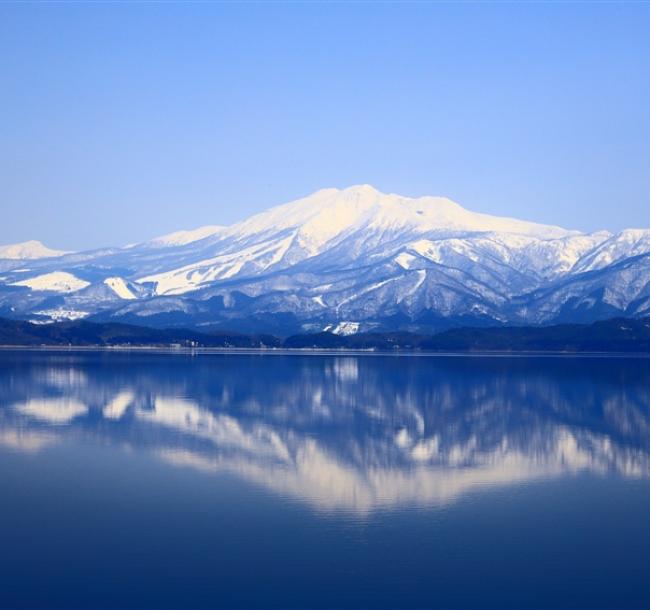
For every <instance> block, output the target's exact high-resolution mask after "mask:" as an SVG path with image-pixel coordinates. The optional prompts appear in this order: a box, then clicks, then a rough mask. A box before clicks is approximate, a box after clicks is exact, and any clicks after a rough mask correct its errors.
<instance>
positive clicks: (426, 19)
mask: <svg viewBox="0 0 650 610" xmlns="http://www.w3.org/2000/svg"><path fill="white" fill-rule="evenodd" d="M649 31H650V4H648V3H645V4H644V3H628V4H622V3H580V2H573V3H521V4H516V3H490V4H485V3H423V2H412V3H387V2H384V3H375V4H373V3H365V2H357V3H343V2H340V3H329V4H328V3H298V2H285V3H274V4H270V3H241V4H236V3H224V4H215V3H184V4H173V3H137V4H134V3H128V4H127V3H120V2H113V3H104V4H102V3H88V4H84V3H49V4H29V3H13V4H12V3H3V4H2V5H1V6H0V58H1V60H0V206H1V209H2V214H1V216H0V219H1V222H0V244H2V243H13V242H18V241H24V240H27V239H32V238H33V239H40V240H42V241H44V242H45V243H46V244H47V245H49V246H51V247H58V248H70V249H81V248H91V247H95V246H100V245H123V244H126V243H130V242H134V241H141V240H144V239H147V238H150V237H153V236H156V235H159V234H162V233H166V232H170V231H174V230H178V229H189V228H194V227H197V226H200V225H204V224H230V223H232V222H235V221H237V220H239V219H242V218H244V217H246V216H248V215H249V214H251V213H254V212H257V211H260V210H263V209H265V208H267V207H269V206H271V205H275V204H278V203H283V202H285V201H289V200H291V199H294V198H297V197H300V196H303V195H306V194H308V193H310V192H312V191H314V190H317V189H319V188H323V187H330V186H337V187H345V186H349V185H351V184H358V183H370V184H372V185H374V186H376V187H377V188H379V189H380V190H382V191H387V192H396V193H400V194H404V195H412V196H417V195H425V194H428V195H445V196H448V197H451V198H452V199H454V200H456V201H457V202H459V203H460V204H461V205H463V206H465V207H467V208H469V209H472V210H475V211H482V212H488V213H492V214H503V215H511V216H516V217H520V218H524V219H529V220H536V221H540V222H548V223H553V224H560V225H563V226H567V227H570V228H577V229H582V230H595V229H600V228H610V229H620V228H623V227H628V226H632V227H634V226H642V227H650V35H648V32H649Z"/></svg>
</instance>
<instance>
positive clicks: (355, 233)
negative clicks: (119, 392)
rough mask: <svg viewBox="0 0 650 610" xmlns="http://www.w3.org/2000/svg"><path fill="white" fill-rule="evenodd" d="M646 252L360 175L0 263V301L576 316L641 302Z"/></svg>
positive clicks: (81, 308)
mask: <svg viewBox="0 0 650 610" xmlns="http://www.w3.org/2000/svg"><path fill="white" fill-rule="evenodd" d="M648 255H650V230H640V229H635V230H627V231H622V232H620V233H617V234H611V233H608V232H606V231H601V232H597V233H591V234H584V233H580V232H578V231H570V230H566V229H562V228H560V227H556V226H549V225H542V224H536V223H532V222H525V221H520V220H515V219H510V218H500V217H495V216H489V215H486V214H477V213H474V212H470V211H468V210H465V209H464V208H462V207H461V206H460V205H458V204H457V203H454V202H453V201H451V200H449V199H445V198H442V197H421V198H408V197H401V196H399V195H394V194H383V193H380V192H378V191H377V190H375V189H374V188H372V187H370V186H368V185H361V186H355V187H350V188H347V189H343V190H338V189H324V190H321V191H318V192H316V193H314V194H313V195H310V196H309V197H306V198H303V199H299V200H297V201H294V202H290V203H287V204H284V205H281V206H278V207H275V208H272V209H270V210H268V211H266V212H262V213H260V214H256V215H254V216H252V217H250V218H248V219H246V220H244V221H242V222H239V223H236V224H234V225H232V226H229V227H221V226H209V227H203V228H201V229H197V230H196V231H181V232H178V233H174V234H171V235H168V236H163V237H161V238H158V239H157V240H152V241H150V242H144V243H141V244H136V245H133V246H129V247H126V248H109V249H102V250H95V251H90V252H81V253H75V254H67V255H63V256H59V257H56V258H48V259H43V260H31V261H29V267H28V268H25V266H24V264H23V263H22V262H20V261H10V260H4V261H0V272H1V273H2V276H0V314H1V315H5V316H11V317H18V318H24V319H25V318H26V319H38V320H40V321H47V319H61V318H64V317H66V316H68V317H75V318H78V317H87V318H88V319H95V320H103V321H109V320H112V321H129V322H137V323H139V324H148V325H157V326H163V325H170V324H171V325H174V324H179V325H190V326H196V327H199V326H200V327H205V326H207V327H209V326H213V327H216V328H226V327H233V328H234V327H237V328H241V329H244V330H246V329H247V325H249V326H250V327H251V328H255V329H256V330H269V331H271V330H272V331H273V332H280V333H281V334H282V333H284V334H289V333H292V332H296V331H297V332H301V331H302V332H305V331H307V332H312V331H319V330H323V329H324V328H327V327H335V326H337V325H339V324H344V325H345V327H346V328H355V329H358V330H359V331H369V330H373V329H375V330H394V329H405V330H412V331H418V332H420V331H421V332H433V331H437V330H441V329H444V328H449V327H453V326H458V325H463V324H464V325H466V324H481V325H503V324H506V325H507V324H552V323H553V322H558V321H571V322H591V321H594V320H598V319H603V318H607V317H612V316H619V315H623V316H640V315H645V313H647V311H650V258H648ZM51 274H66V275H65V276H60V275H56V276H52V275H51ZM43 277H45V278H48V277H65V278H66V279H67V280H68V281H67V284H66V290H65V291H63V290H62V289H59V290H58V291H57V290H56V287H55V286H54V285H48V284H47V282H45V283H43V280H42V278H43ZM39 278H41V279H39ZM43 312H45V313H43ZM261 320H264V322H263V323H262V322H261ZM287 320H290V323H288V322H287ZM280 321H282V322H280ZM259 324H262V325H261V326H259ZM265 324H268V326H264V325H265ZM283 324H284V325H285V327H284V328H281V327H282V325H283Z"/></svg>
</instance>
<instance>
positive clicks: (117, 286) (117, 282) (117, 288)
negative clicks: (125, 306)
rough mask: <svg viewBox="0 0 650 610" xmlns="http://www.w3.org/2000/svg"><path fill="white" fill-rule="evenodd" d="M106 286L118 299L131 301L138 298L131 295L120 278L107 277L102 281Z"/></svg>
mask: <svg viewBox="0 0 650 610" xmlns="http://www.w3.org/2000/svg"><path fill="white" fill-rule="evenodd" d="M104 284H106V285H107V286H108V287H109V288H110V289H111V290H112V291H113V292H114V293H115V294H116V295H117V296H118V297H120V299H126V300H132V299H137V298H138V297H137V296H136V295H135V294H133V292H132V291H131V289H130V288H129V287H128V286H127V284H126V282H125V281H124V280H123V279H122V278H121V277H107V278H106V279H105V280H104Z"/></svg>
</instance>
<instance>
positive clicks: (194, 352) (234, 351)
mask: <svg viewBox="0 0 650 610" xmlns="http://www.w3.org/2000/svg"><path fill="white" fill-rule="evenodd" d="M0 351H1V352H12V351H14V352H64V353H65V352H67V353H70V352H86V353H89V352H107V353H121V354H124V353H141V354H160V355H183V356H200V355H228V354H230V355H258V356H409V357H418V356H419V357H447V358H449V357H465V358H481V357H483V358H509V357H510V358H637V359H645V358H648V359H650V352H615V351H600V352H598V351H584V352H581V351H551V350H548V351H541V350H540V351H532V350H529V351H523V350H522V351H503V350H493V351H490V350H483V351H481V350H471V351H470V350H467V351H426V350H416V349H395V350H380V349H373V348H370V349H365V350H364V349H348V348H317V347H310V348H289V347H281V348H273V347H268V348H262V347H160V346H147V345H129V346H126V345H125V346H122V345H115V346H113V345H0Z"/></svg>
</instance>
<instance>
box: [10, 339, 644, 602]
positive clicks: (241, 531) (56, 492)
mask: <svg viewBox="0 0 650 610" xmlns="http://www.w3.org/2000/svg"><path fill="white" fill-rule="evenodd" d="M0 485H1V492H0V494H1V495H0V500H1V501H0V549H1V550H0V607H1V608H84V609H91V608H178V609H189V608H267V607H269V608H648V607H650V360H648V359H641V358H560V357H557V358H552V357H546V358H544V357H530V358H506V357H441V356H436V357H426V356H352V355H350V356H339V355H336V356H331V355H330V356H328V355H258V354H245V355H242V354H209V355H208V354H201V355H194V356H192V355H189V354H154V353H152V354H143V353H109V352H64V351H62V352H47V351H31V352H30V351H16V352H11V351H0Z"/></svg>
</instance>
